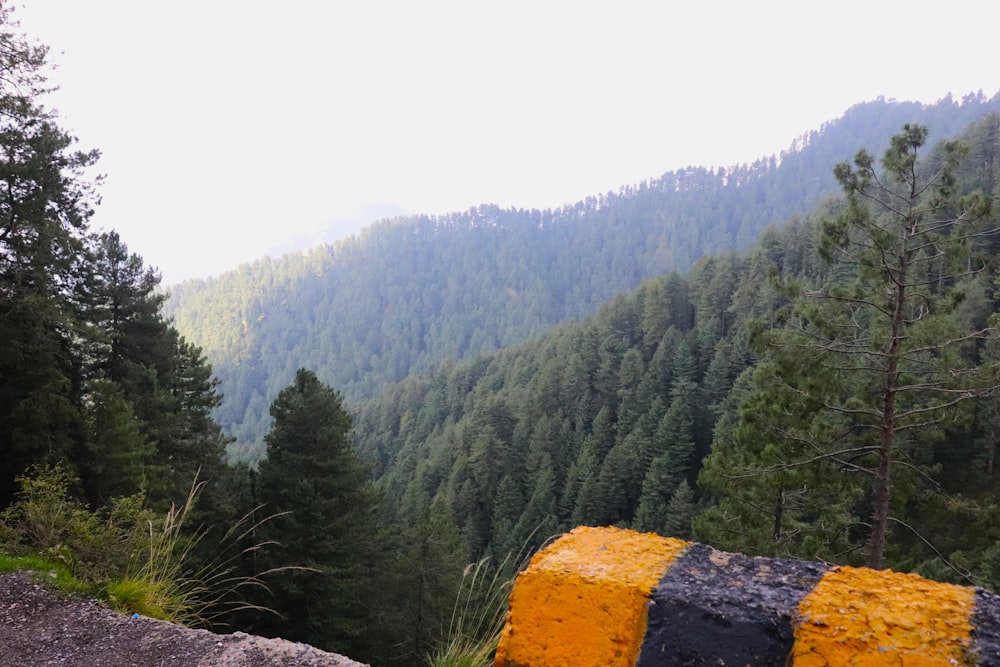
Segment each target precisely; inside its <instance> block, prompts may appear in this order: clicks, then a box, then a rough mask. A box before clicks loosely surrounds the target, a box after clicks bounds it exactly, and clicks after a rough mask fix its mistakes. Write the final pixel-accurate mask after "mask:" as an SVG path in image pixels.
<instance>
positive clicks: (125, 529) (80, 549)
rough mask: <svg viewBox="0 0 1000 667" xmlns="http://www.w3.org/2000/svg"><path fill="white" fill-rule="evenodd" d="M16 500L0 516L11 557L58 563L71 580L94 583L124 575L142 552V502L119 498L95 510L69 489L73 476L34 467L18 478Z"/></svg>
mask: <svg viewBox="0 0 1000 667" xmlns="http://www.w3.org/2000/svg"><path fill="white" fill-rule="evenodd" d="M17 481H18V484H19V485H20V487H21V490H20V492H19V493H18V496H17V502H15V503H14V504H13V505H11V506H10V507H8V508H7V509H5V510H4V511H3V512H2V513H0V538H2V539H3V543H4V549H5V550H7V551H8V552H10V553H14V554H24V555H28V554H35V555H42V556H45V557H46V558H49V559H50V560H55V561H59V562H62V563H63V564H64V565H65V566H66V567H67V568H68V570H69V571H70V573H72V574H73V575H74V576H76V577H79V578H80V579H82V580H84V581H88V582H91V583H96V582H99V581H104V580H107V579H109V578H111V577H113V576H116V575H117V574H119V573H121V572H124V571H125V570H126V569H127V567H128V563H129V561H130V559H131V558H132V555H133V553H134V552H135V550H137V549H141V548H143V546H144V544H145V542H146V538H145V530H144V528H145V524H146V523H147V522H148V521H150V520H152V518H153V515H152V514H151V513H150V512H148V511H147V510H144V509H143V508H142V498H141V497H139V496H130V497H126V498H118V499H116V500H115V501H114V502H113V503H112V504H111V505H109V506H108V507H106V508H104V509H102V510H100V511H98V512H93V511H91V510H89V509H88V508H87V507H86V506H85V505H84V504H83V503H82V502H80V501H78V500H76V499H75V498H74V496H73V493H72V491H71V489H72V487H73V486H74V485H75V483H76V480H75V479H74V477H73V476H72V475H71V474H70V473H69V472H68V471H67V470H66V469H65V468H62V467H35V468H32V469H31V471H30V472H29V474H27V475H25V476H22V477H19V478H18V480H17Z"/></svg>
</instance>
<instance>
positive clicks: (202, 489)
mask: <svg viewBox="0 0 1000 667" xmlns="http://www.w3.org/2000/svg"><path fill="white" fill-rule="evenodd" d="M0 44H2V45H3V47H4V48H2V49H0V69H2V70H3V71H4V72H5V73H6V74H5V76H4V77H2V78H0V151H2V156H3V159H2V161H0V170H2V171H0V174H2V180H3V182H4V183H5V185H6V188H5V193H6V196H5V197H3V198H2V199H0V350H2V354H0V392H2V394H0V452H2V456H0V566H5V565H4V564H5V563H6V562H7V559H9V558H12V559H15V561H16V562H25V561H21V560H17V559H24V558H38V559H42V560H41V561H40V562H42V563H44V568H46V570H48V569H49V568H51V569H52V571H53V572H55V571H57V570H58V571H59V572H65V573H67V574H68V575H71V576H72V577H75V578H76V579H77V580H79V581H80V582H82V583H81V584H80V585H81V586H84V587H85V589H86V590H87V591H89V592H92V593H95V594H98V595H101V596H103V598H104V599H106V600H107V601H108V602H109V604H114V605H116V606H119V607H120V608H123V609H129V610H140V609H141V610H142V611H141V613H143V614H148V615H159V616H161V617H165V618H170V619H173V620H178V621H183V622H189V623H193V624H203V625H213V626H215V627H222V628H228V629H238V630H243V631H247V632H255V633H259V634H265V635H277V636H283V637H286V638H289V639H293V640H296V641H303V642H308V643H310V644H313V645H315V646H318V647H320V648H324V649H328V650H334V651H338V652H341V653H344V654H347V655H349V656H351V657H352V658H355V659H359V660H365V661H369V662H371V663H372V664H376V665H412V664H421V663H422V664H436V663H433V662H430V661H429V660H428V656H432V655H433V654H434V653H435V651H437V650H439V649H440V648H441V646H442V645H443V644H444V643H446V642H447V641H448V640H449V637H450V634H451V633H453V632H454V630H455V628H454V616H455V613H454V612H455V608H456V600H461V599H462V595H463V594H465V595H467V596H468V595H470V593H469V590H468V584H469V578H470V576H473V577H476V576H478V575H479V574H480V573H481V572H483V571H484V570H486V571H488V572H492V573H493V574H494V575H496V576H499V577H501V578H503V577H509V576H510V575H511V574H512V573H513V571H514V570H515V569H516V564H517V562H518V561H519V559H520V558H521V557H523V556H524V555H525V554H529V553H531V552H532V551H533V550H535V549H537V548H538V547H540V546H541V545H542V544H544V543H545V542H546V541H547V540H548V539H549V538H551V537H552V536H554V535H557V534H559V533H560V532H562V531H565V530H567V529H570V528H572V527H575V526H577V525H617V526H624V527H629V528H635V529H638V530H642V531H652V532H657V533H660V534H662V535H667V536H677V537H683V538H687V539H695V540H698V541H703V542H706V543H708V544H711V545H713V546H715V547H717V548H719V549H724V550H731V551H741V552H745V553H749V554H754V555H769V556H785V557H796V558H808V559H822V560H824V561H828V562H832V563H845V564H853V565H867V566H869V567H873V568H886V567H889V568H892V569H895V570H900V571H910V572H918V573H920V574H922V575H924V576H927V577H931V578H934V579H938V580H943V581H950V582H957V583H964V584H976V585H979V586H983V587H985V588H989V589H993V590H1000V485H998V483H997V479H996V476H997V474H998V472H997V465H996V454H997V451H996V450H997V437H996V435H995V434H996V433H997V432H998V430H1000V428H998V420H1000V391H998V389H1000V366H998V364H997V357H998V354H997V352H998V348H997V346H998V343H1000V340H998V336H1000V320H998V314H997V313H998V311H1000V292H998V286H1000V252H998V251H1000V209H998V208H997V206H996V205H995V197H996V196H997V194H998V193H1000V109H997V106H1000V94H998V95H995V96H994V97H992V98H986V97H985V96H983V95H982V94H981V93H980V94H970V95H967V96H965V97H963V98H962V99H961V101H955V100H953V99H951V98H950V97H949V98H946V99H944V100H941V101H939V102H937V103H936V104H932V105H922V104H917V103H904V102H894V101H886V100H877V101H874V102H868V103H863V104H859V105H857V106H855V107H853V108H852V109H850V110H848V112H847V113H846V114H845V115H844V117H843V118H841V119H838V120H837V121H833V122H831V123H829V124H827V125H825V126H824V127H823V128H820V129H818V130H817V131H815V132H813V133H810V134H808V135H806V136H804V137H800V138H799V139H797V140H796V141H795V142H794V143H793V144H792V146H791V147H790V148H789V149H788V150H787V151H786V152H784V153H782V154H781V155H780V156H772V157H769V158H762V159H761V160H760V161H759V162H757V163H754V164H753V165H741V166H733V167H727V168H724V169H723V168H715V169H707V168H700V167H692V168H689V169H686V170H681V171H678V172H668V173H667V174H664V175H663V176H661V177H659V178H655V179H650V180H649V181H647V182H644V183H640V184H638V185H635V186H628V187H623V188H621V189H620V190H618V191H616V192H609V193H607V194H604V195H600V196H595V197H593V198H591V199H588V200H586V201H583V202H578V203H577V204H574V205H567V206H565V207H563V208H561V209H558V210H545V211H523V210H504V209H500V208H498V207H495V206H489V205H484V206H481V207H478V208H476V209H473V210H470V211H466V212H463V213H455V214H453V215H449V216H441V217H431V216H411V217H405V218H400V219H393V220H384V221H380V222H378V223H376V224H373V225H372V226H371V227H370V228H368V229H366V230H365V231H364V232H363V233H361V234H360V235H358V236H356V237H352V238H350V239H348V240H346V241H343V242H340V243H337V244H334V245H327V246H321V247H318V248H316V249H314V250H313V251H310V252H308V253H303V254H295V255H289V256H287V257H285V258H282V259H279V260H261V261H260V262H256V263H254V264H251V265H248V266H244V267H241V268H240V269H238V270H236V271H233V272H232V273H229V274H225V275H223V276H220V277H218V278H214V279H210V280H203V281H193V282H190V283H184V284H181V285H177V286H172V287H170V288H167V289H165V288H164V287H163V286H161V285H160V279H159V276H158V275H157V273H156V272H155V271H153V270H151V269H149V268H147V267H146V266H145V265H144V263H143V260H142V258H141V257H140V256H138V255H137V254H135V253H131V252H130V251H129V249H128V247H127V244H126V242H125V240H124V239H122V238H120V236H119V235H118V234H117V233H115V232H113V231H112V232H101V233H97V232H93V231H91V230H90V228H89V220H90V217H91V216H92V214H93V211H94V207H95V206H96V205H97V204H98V199H99V188H100V182H99V179H96V180H95V179H92V178H88V177H87V174H88V173H89V172H88V171H87V170H88V168H89V167H90V166H91V165H93V164H95V163H96V162H97V161H98V159H99V152H98V151H96V150H85V149H81V148H79V147H78V146H77V142H76V140H75V139H73V138H72V137H71V136H70V135H68V134H67V133H66V132H65V131H64V130H63V129H61V127H60V125H59V119H58V117H57V115H56V114H55V113H54V112H52V111H50V110H47V109H46V108H45V107H44V106H43V105H42V104H41V103H40V102H39V99H40V98H41V96H42V95H43V92H44V90H45V88H46V85H47V84H46V80H45V73H46V55H47V51H46V49H45V47H44V46H40V45H38V44H36V43H35V42H33V41H32V40H31V39H30V38H28V37H26V36H25V35H23V34H22V33H21V32H20V31H19V30H18V28H17V26H16V24H14V23H13V22H11V20H10V16H9V12H7V11H5V10H2V9H0ZM31 562H39V561H31ZM470 573H472V574H471V575H470ZM487 576H489V575H487ZM477 594H478V593H477V591H475V590H473V591H472V593H471V595H472V597H471V598H470V597H467V598H466V601H465V603H464V604H465V605H466V607H470V606H471V607H477V606H483V605H486V603H487V602H488V600H486V599H483V598H480V597H476V595H477ZM137 613H140V612H138V611H137ZM484 632H486V633H487V634H488V629H486V630H484Z"/></svg>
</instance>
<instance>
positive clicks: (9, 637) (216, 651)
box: [0, 573, 364, 667]
mask: <svg viewBox="0 0 1000 667" xmlns="http://www.w3.org/2000/svg"><path fill="white" fill-rule="evenodd" d="M0 665H2V666H3V667H55V666H57V665H58V666H62V667H152V666H154V665H155V666H156V667H279V666H280V667H298V666H301V667H306V666H309V667H364V666H363V665H362V664H361V663H358V662H354V661H353V660H349V659H347V658H345V657H344V656H341V655H336V654H334V653H326V652H324V651H320V650H319V649H316V648H313V647H312V646H307V645H305V644H297V643H294V642H289V641H285V640H283V639H266V638H263V637H255V636H252V635H247V634H243V633H235V634H231V635H217V634H213V633H211V632H208V631H206V630H192V629H190V628H184V627H181V626H178V625H174V624H172V623H167V622H164V621H157V620H153V619H149V618H130V617H128V616H124V615H122V614H119V613H117V612H115V611H113V610H111V609H108V608H107V607H104V606H103V605H101V604H99V603H97V602H95V601H93V600H82V599H71V598H66V597H63V596H60V595H57V594H55V593H53V592H52V591H50V590H49V589H47V588H46V587H44V586H41V585H39V584H38V583H35V582H34V581H32V580H31V579H30V578H29V577H28V575H26V574H24V573H14V574H2V575H0Z"/></svg>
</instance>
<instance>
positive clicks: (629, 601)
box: [495, 527, 689, 667]
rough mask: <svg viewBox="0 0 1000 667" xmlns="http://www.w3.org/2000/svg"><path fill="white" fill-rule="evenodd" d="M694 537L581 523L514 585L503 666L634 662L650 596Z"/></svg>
mask: <svg viewBox="0 0 1000 667" xmlns="http://www.w3.org/2000/svg"><path fill="white" fill-rule="evenodd" d="M688 544H689V543H688V542H685V541H683V540H678V539H673V538H666V537H660V536H659V535H653V534H649V533H637V532H635V531H630V530H622V529H618V528H587V527H582V528H577V529H575V530H573V531H572V532H570V533H567V534H566V535H563V536H562V537H561V538H559V539H558V540H556V541H555V542H553V543H552V544H551V545H549V546H548V547H546V548H545V549H543V550H542V551H540V552H538V553H537V554H536V555H535V557H534V558H533V559H532V560H531V564H530V565H529V566H528V568H527V569H526V570H525V571H524V572H522V573H521V574H520V575H519V576H518V578H517V580H516V581H515V582H514V589H513V590H512V591H511V596H510V611H509V612H508V615H507V624H506V626H505V627H504V631H503V634H502V636H501V638H500V646H499V648H498V649H497V657H496V663H495V664H496V665H497V667H588V666H590V665H593V666H595V667H596V666H598V665H599V666H600V667H633V666H634V665H635V663H636V659H637V657H638V654H639V648H640V646H641V645H642V640H643V635H645V633H646V613H647V606H648V602H649V595H650V592H651V591H652V590H653V588H654V587H655V586H656V585H657V584H658V583H659V581H660V579H661V578H662V577H663V575H664V573H665V572H666V571H667V568H669V567H670V565H671V563H673V561H674V559H676V558H677V556H678V554H680V552H681V551H683V550H684V549H685V548H686V547H687V546H688Z"/></svg>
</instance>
